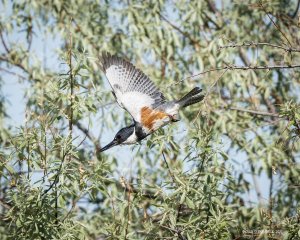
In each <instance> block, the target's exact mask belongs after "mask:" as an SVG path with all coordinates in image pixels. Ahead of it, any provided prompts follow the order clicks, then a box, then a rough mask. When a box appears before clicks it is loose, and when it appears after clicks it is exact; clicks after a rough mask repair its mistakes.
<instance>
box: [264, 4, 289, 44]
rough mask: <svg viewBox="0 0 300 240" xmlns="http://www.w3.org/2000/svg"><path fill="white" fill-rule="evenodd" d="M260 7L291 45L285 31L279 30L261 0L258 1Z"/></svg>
mask: <svg viewBox="0 0 300 240" xmlns="http://www.w3.org/2000/svg"><path fill="white" fill-rule="evenodd" d="M259 5H260V7H261V8H262V9H263V11H264V12H265V13H266V14H267V16H268V18H269V19H270V21H271V22H272V23H273V25H274V26H275V27H276V28H277V30H278V31H279V32H280V33H281V34H282V36H283V37H284V38H285V39H286V40H287V42H288V43H289V44H290V46H292V44H291V42H290V40H289V39H288V38H287V36H286V35H285V33H284V32H283V31H281V29H280V27H279V26H278V25H277V24H276V23H275V22H274V20H273V19H272V18H271V17H270V15H269V13H268V12H267V10H266V8H265V7H264V6H263V4H262V1H260V2H259Z"/></svg>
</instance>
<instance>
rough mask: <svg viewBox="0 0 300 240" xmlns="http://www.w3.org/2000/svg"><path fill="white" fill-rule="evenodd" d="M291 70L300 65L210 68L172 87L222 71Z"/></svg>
mask: <svg viewBox="0 0 300 240" xmlns="http://www.w3.org/2000/svg"><path fill="white" fill-rule="evenodd" d="M292 68H300V65H273V66H236V65H229V66H225V67H219V68H212V69H208V70H205V71H203V72H200V73H197V74H194V75H191V76H189V77H186V78H183V79H181V80H180V81H178V82H176V83H175V84H173V85H177V84H179V83H181V82H183V81H185V80H188V79H191V78H194V77H198V76H200V75H204V74H206V73H210V72H217V71H222V70H226V69H227V70H270V69H292Z"/></svg>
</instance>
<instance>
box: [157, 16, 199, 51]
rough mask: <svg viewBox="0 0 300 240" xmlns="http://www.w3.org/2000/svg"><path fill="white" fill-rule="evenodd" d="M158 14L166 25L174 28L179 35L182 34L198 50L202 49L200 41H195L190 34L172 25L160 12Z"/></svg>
mask: <svg viewBox="0 0 300 240" xmlns="http://www.w3.org/2000/svg"><path fill="white" fill-rule="evenodd" d="M157 14H158V15H159V16H160V17H161V19H163V20H164V21H165V22H166V23H168V24H169V25H170V26H171V27H172V28H174V29H175V30H177V31H178V32H179V33H181V34H182V35H183V36H184V37H186V38H188V39H189V40H190V41H191V43H192V44H194V45H195V46H197V47H198V48H199V47H200V44H199V41H197V40H196V39H194V38H193V37H192V36H191V35H190V34H189V33H187V32H184V31H182V30H181V29H180V28H179V27H177V26H176V25H174V24H173V23H171V22H170V21H169V20H168V19H167V18H166V17H165V16H163V15H162V14H161V13H160V12H157Z"/></svg>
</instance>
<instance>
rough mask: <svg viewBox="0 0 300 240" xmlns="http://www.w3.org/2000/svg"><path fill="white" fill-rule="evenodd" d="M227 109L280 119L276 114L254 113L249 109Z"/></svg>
mask: <svg viewBox="0 0 300 240" xmlns="http://www.w3.org/2000/svg"><path fill="white" fill-rule="evenodd" d="M228 109H230V110H235V111H239V112H247V113H251V114H254V115H262V116H270V117H276V118H281V117H280V116H279V114H277V113H270V112H261V111H255V110H251V109H244V108H237V107H229V108H228Z"/></svg>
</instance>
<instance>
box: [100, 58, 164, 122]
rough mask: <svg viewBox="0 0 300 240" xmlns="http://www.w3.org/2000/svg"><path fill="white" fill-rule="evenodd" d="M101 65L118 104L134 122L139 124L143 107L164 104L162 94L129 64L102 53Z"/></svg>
mask: <svg viewBox="0 0 300 240" xmlns="http://www.w3.org/2000/svg"><path fill="white" fill-rule="evenodd" d="M101 64H102V66H101V67H102V70H103V71H104V73H105V75H106V77H107V79H108V81H109V83H110V85H111V87H112V89H113V92H114V94H115V97H116V99H117V102H118V104H119V105H120V106H121V107H123V108H124V109H126V110H127V111H128V112H129V113H130V114H131V116H132V117H133V119H134V120H135V121H137V122H141V116H140V113H141V109H142V108H143V107H151V108H155V107H157V106H159V105H161V104H163V103H165V98H164V96H163V94H162V93H161V92H160V91H159V90H158V88H157V87H156V86H155V85H154V83H153V82H152V81H151V80H150V79H149V77H148V76H146V75H145V74H144V73H143V72H142V71H141V70H139V69H137V68H135V67H134V66H133V65H132V64H131V63H130V62H127V61H126V60H124V59H122V58H119V57H117V56H112V55H110V54H109V53H104V54H103V55H102V59H101Z"/></svg>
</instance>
